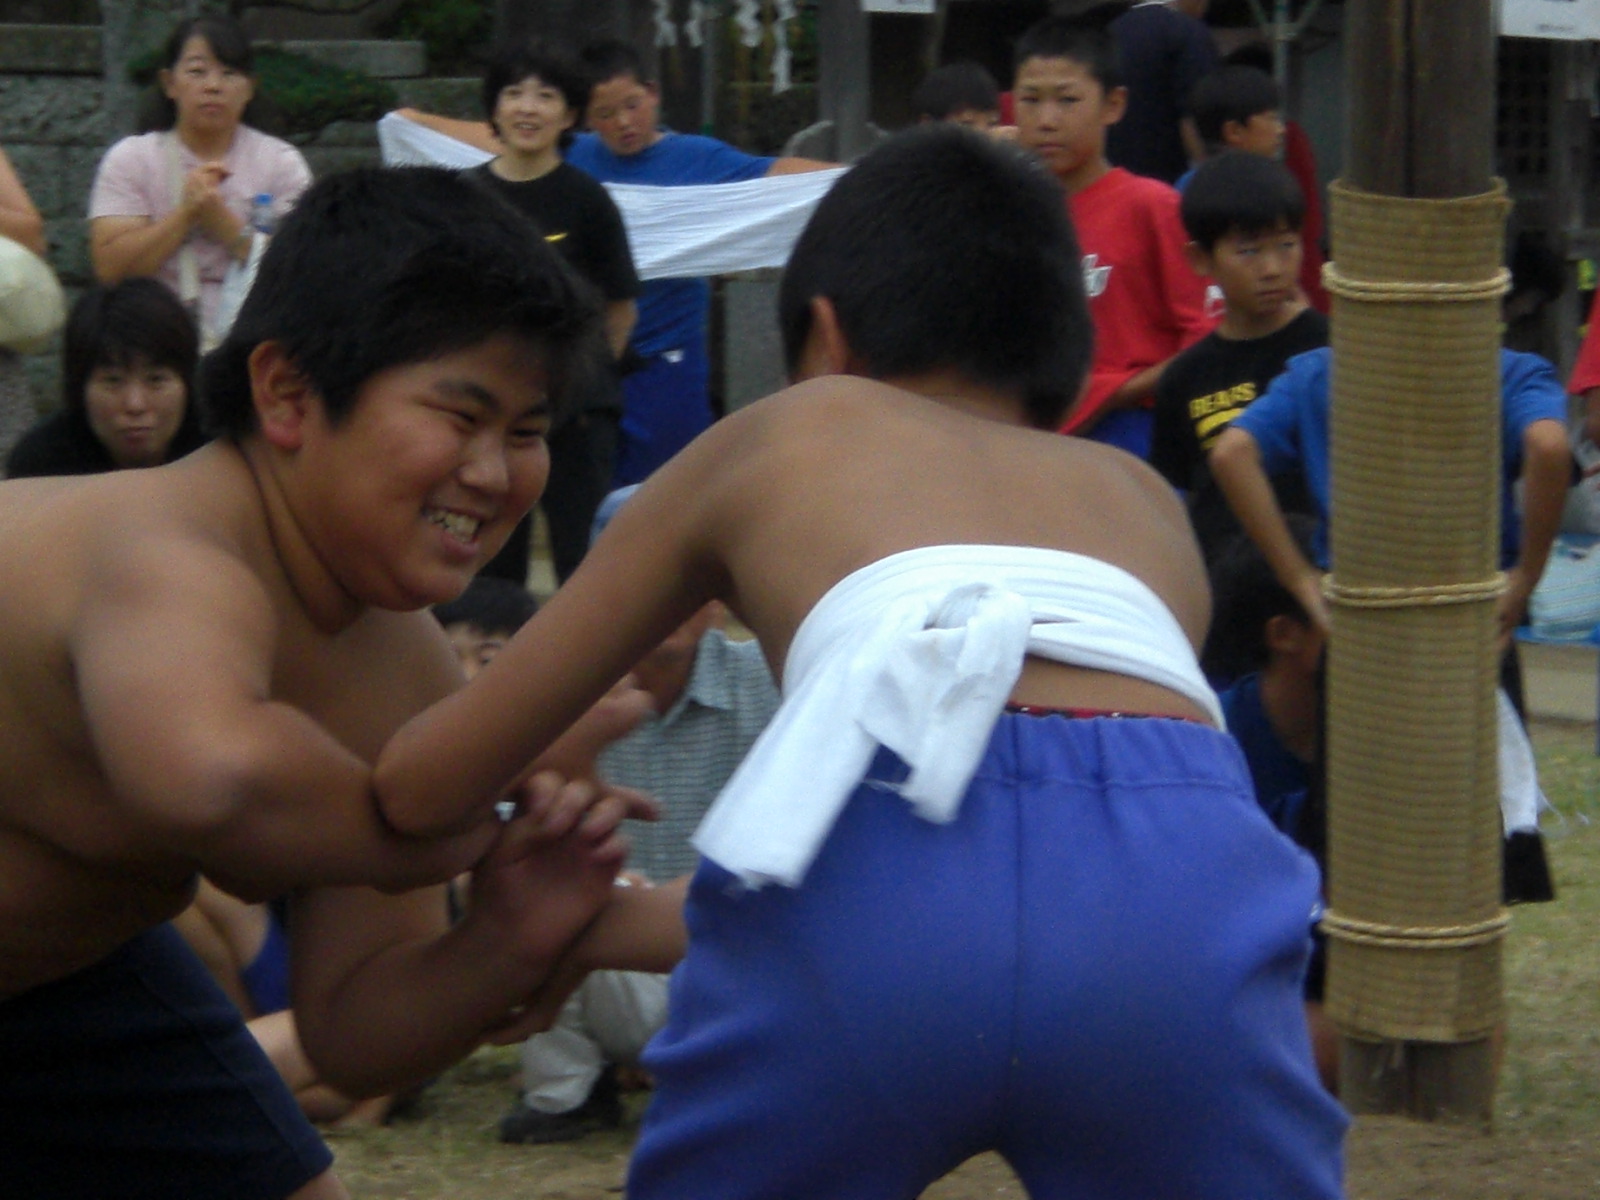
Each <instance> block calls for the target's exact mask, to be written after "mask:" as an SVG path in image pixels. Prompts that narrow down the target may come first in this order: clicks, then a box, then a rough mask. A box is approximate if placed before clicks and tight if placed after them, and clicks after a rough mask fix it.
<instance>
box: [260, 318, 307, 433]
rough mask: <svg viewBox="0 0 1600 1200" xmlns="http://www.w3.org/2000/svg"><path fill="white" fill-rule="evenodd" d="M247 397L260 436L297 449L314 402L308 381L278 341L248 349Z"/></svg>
mask: <svg viewBox="0 0 1600 1200" xmlns="http://www.w3.org/2000/svg"><path fill="white" fill-rule="evenodd" d="M249 368H250V398H251V400H252V402H253V403H254V404H255V409H256V422H257V423H258V424H259V425H260V426H261V436H262V437H263V438H265V439H266V441H267V442H268V443H269V444H270V445H273V446H276V447H277V448H278V449H280V450H298V449H299V448H300V443H301V440H302V438H303V437H304V434H305V422H306V414H307V413H308V412H309V410H310V406H311V404H312V403H313V402H314V401H315V398H316V392H315V390H314V389H313V388H312V386H311V381H310V380H309V379H307V378H306V377H305V375H304V374H302V373H301V371H300V368H299V367H297V366H296V365H295V364H294V361H293V360H292V359H291V358H290V357H289V355H288V352H287V351H286V350H285V349H284V347H283V343H282V342H262V343H261V344H260V345H258V346H257V347H256V348H255V349H254V350H252V351H250V358H249Z"/></svg>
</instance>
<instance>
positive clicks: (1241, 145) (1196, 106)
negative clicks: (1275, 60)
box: [1177, 66, 1284, 192]
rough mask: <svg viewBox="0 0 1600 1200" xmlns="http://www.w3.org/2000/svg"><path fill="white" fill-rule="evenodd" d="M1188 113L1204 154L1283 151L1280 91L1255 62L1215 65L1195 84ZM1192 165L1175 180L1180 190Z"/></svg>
mask: <svg viewBox="0 0 1600 1200" xmlns="http://www.w3.org/2000/svg"><path fill="white" fill-rule="evenodd" d="M1189 112H1190V114H1191V115H1192V116H1193V118H1194V127H1195V132H1197V133H1198V134H1199V135H1200V142H1201V144H1202V145H1203V146H1204V147H1205V154H1206V157H1207V158H1211V157H1213V156H1214V155H1218V154H1221V153H1222V152H1223V151H1224V150H1242V151H1244V152H1245V153H1247V154H1259V155H1260V156H1261V157H1262V158H1273V159H1275V158H1278V157H1280V156H1281V155H1282V154H1283V134H1284V123H1283V93H1282V92H1280V91H1279V90H1278V85H1277V84H1276V83H1275V82H1274V81H1273V78H1272V76H1270V75H1268V74H1267V73H1266V72H1265V71H1260V70H1257V69H1256V68H1255V67H1242V66H1226V67H1218V68H1217V69H1216V70H1215V71H1213V72H1211V74H1209V75H1207V76H1204V77H1203V78H1202V79H1201V80H1200V82H1199V83H1197V84H1195V88H1194V93H1193V94H1192V95H1191V96H1190V97H1189ZM1193 176H1194V168H1191V169H1190V170H1189V171H1188V172H1186V173H1185V174H1184V175H1183V176H1182V177H1181V178H1180V179H1179V180H1178V183H1177V188H1178V190H1179V191H1180V192H1181V191H1183V189H1184V187H1185V186H1186V185H1187V184H1188V181H1189V180H1190V179H1191V178H1193Z"/></svg>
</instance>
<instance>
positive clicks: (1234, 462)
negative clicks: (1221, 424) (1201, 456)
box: [1206, 425, 1258, 475]
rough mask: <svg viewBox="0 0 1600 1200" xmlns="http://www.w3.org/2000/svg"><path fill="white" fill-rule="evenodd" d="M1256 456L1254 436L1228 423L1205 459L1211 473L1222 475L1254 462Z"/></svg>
mask: <svg viewBox="0 0 1600 1200" xmlns="http://www.w3.org/2000/svg"><path fill="white" fill-rule="evenodd" d="M1257 457H1258V452H1257V450H1256V440H1255V438H1253V437H1251V436H1250V435H1249V434H1248V433H1246V432H1245V431H1244V430H1242V429H1237V428H1235V427H1233V426H1231V425H1230V426H1229V427H1228V428H1227V429H1224V430H1223V431H1222V436H1221V437H1219V438H1217V443H1216V445H1214V446H1212V447H1211V452H1210V453H1209V454H1208V455H1207V456H1206V461H1207V463H1208V465H1209V466H1210V468H1211V473H1212V474H1213V475H1224V474H1227V473H1229V472H1231V471H1236V470H1238V469H1239V468H1240V467H1242V466H1244V465H1245V464H1247V463H1250V462H1254V461H1255V460H1256V459H1257Z"/></svg>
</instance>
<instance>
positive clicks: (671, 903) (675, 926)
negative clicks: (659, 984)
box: [573, 875, 690, 974]
mask: <svg viewBox="0 0 1600 1200" xmlns="http://www.w3.org/2000/svg"><path fill="white" fill-rule="evenodd" d="M689 879H690V877H689V876H688V875H684V876H682V877H681V878H678V879H674V880H673V881H672V882H670V883H664V884H662V885H661V886H660V887H644V888H641V887H619V888H618V889H617V891H616V895H615V896H613V898H612V901H611V903H610V904H609V905H607V906H606V908H605V911H603V912H602V913H601V914H600V915H599V916H598V917H596V918H595V920H594V924H592V925H590V926H589V928H588V929H587V930H585V931H584V934H583V936H582V937H581V938H579V939H578V941H577V943H575V944H574V946H573V957H574V958H575V959H577V960H578V961H579V962H580V963H581V964H582V965H583V966H584V967H585V968H586V969H587V970H590V971H654V972H657V973H660V974H664V973H666V972H668V971H671V970H672V969H673V968H674V967H675V966H677V965H678V962H679V961H680V960H681V959H682V958H683V956H684V954H685V953H686V952H687V951H688V949H689V931H688V928H687V927H686V926H685V925H684V923H683V902H684V899H685V897H686V896H687V895H688V893H689Z"/></svg>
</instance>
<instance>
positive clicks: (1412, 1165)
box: [330, 726, 1600, 1200]
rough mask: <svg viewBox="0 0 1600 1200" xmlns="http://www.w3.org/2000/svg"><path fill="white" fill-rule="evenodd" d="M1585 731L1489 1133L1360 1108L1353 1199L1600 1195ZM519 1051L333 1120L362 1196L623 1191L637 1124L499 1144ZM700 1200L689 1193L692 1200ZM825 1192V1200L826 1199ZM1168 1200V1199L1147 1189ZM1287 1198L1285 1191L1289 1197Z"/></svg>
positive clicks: (1595, 884)
mask: <svg viewBox="0 0 1600 1200" xmlns="http://www.w3.org/2000/svg"><path fill="white" fill-rule="evenodd" d="M1593 739H1594V731H1593V727H1591V726H1571V727H1563V726H1551V727H1543V728H1540V729H1536V731H1535V741H1536V743H1537V744H1538V748H1539V752H1540V771H1541V777H1542V779H1543V780H1544V784H1545V788H1546V791H1547V792H1549V794H1550V795H1551V797H1552V798H1553V799H1554V800H1555V802H1556V805H1557V808H1558V809H1559V810H1560V812H1561V815H1560V819H1559V821H1558V822H1557V823H1555V825H1554V827H1553V828H1552V826H1551V825H1548V824H1547V838H1548V841H1549V850H1550V857H1551V862H1552V865H1553V867H1554V869H1555V874H1556V880H1557V886H1558V889H1559V892H1560V899H1559V901H1558V902H1557V903H1555V904H1547V905H1535V906H1528V907H1525V908H1522V909H1519V910H1517V913H1516V918H1515V920H1514V921H1513V925H1512V929H1511V932H1510V934H1509V936H1508V940H1507V943H1506V980H1507V985H1506V990H1507V996H1508V1012H1509V1024H1510V1037H1509V1040H1508V1047H1507V1052H1506V1059H1505V1067H1504V1071H1503V1075H1502V1080H1501V1086H1500V1090H1499V1095H1498V1100H1497V1107H1496V1117H1495V1125H1494V1129H1493V1130H1492V1131H1491V1132H1489V1133H1480V1132H1474V1131H1467V1130H1462V1129H1457V1128H1448V1127H1440V1126H1432V1125H1423V1124H1418V1123H1414V1122H1410V1121H1406V1120H1402V1119H1398V1118H1387V1117H1386V1118H1363V1119H1360V1120H1358V1121H1357V1122H1356V1123H1355V1126H1354V1128H1353V1130H1352V1132H1351V1135H1350V1137H1349V1139H1348V1142H1347V1146H1346V1161H1347V1169H1346V1177H1347V1191H1348V1195H1349V1197H1350V1198H1351V1200H1596V1198H1600V956H1597V955H1596V954H1595V932H1594V931H1595V929H1596V928H1597V922H1600V759H1597V758H1596V757H1595V747H1594V741H1593ZM516 1066H517V1060H516V1053H515V1051H514V1050H507V1049H491V1050H483V1051H480V1052H479V1053H478V1054H476V1055H474V1056H473V1057H472V1058H470V1059H468V1060H467V1061H466V1062H465V1063H463V1064H461V1065H460V1066H458V1067H457V1068H455V1069H454V1070H453V1071H451V1072H449V1073H447V1074H446V1075H445V1076H444V1077H443V1078H442V1079H441V1080H439V1081H438V1082H436V1083H435V1084H434V1085H433V1086H432V1087H431V1088H429V1089H428V1091H427V1092H426V1093H424V1095H423V1098H422V1100H421V1101H420V1103H419V1105H418V1109H417V1112H416V1113H415V1114H414V1115H413V1116H410V1117H408V1118H406V1119H402V1120H399V1121H397V1122H395V1123H393V1124H391V1125H389V1126H387V1127H385V1128H381V1129H363V1130H335V1131H332V1132H331V1133H330V1142H331V1144H332V1145H333V1147H334V1149H335V1152H336V1154H337V1156H338V1169H339V1173H340V1175H341V1176H342V1178H343V1179H344V1180H345V1183H346V1184H347V1186H348V1187H349V1188H350V1190H351V1192H352V1194H353V1195H354V1196H355V1197H356V1200H391V1198H394V1200H398V1198H401V1197H403V1198H405V1200H445V1198H446V1197H448V1198H450V1200H491V1198H493V1200H510V1198H515V1200H600V1198H605V1197H615V1196H620V1195H621V1193H622V1184H623V1177H624V1174H625V1171H626V1168H627V1155H628V1151H629V1148H630V1146H631V1144H632V1138H633V1124H634V1123H635V1122H636V1121H637V1118H638V1114H639V1112H640V1111H641V1110H642V1108H643V1106H644V1104H645V1102H646V1100H647V1097H646V1096H645V1095H644V1094H638V1095H633V1096H630V1097H628V1101H629V1109H630V1118H631V1120H630V1123H629V1126H628V1127H626V1128H624V1129H623V1130H621V1131H617V1132H614V1133H600V1134H594V1135H591V1136H590V1137H588V1138H586V1139H584V1140H583V1141H581V1142H576V1143H569V1144H566V1145H559V1146H502V1145H500V1144H498V1143H497V1142H496V1141H495V1140H494V1126H495V1122H496V1121H497V1120H498V1118H499V1116H500V1114H501V1113H502V1112H503V1111H504V1110H505V1108H506V1106H507V1105H508V1104H509V1103H510V1101H511V1100H512V1097H513V1095H514V1084H513V1074H514V1072H515V1070H516ZM1024 1194H1025V1193H1024V1192H1023V1190H1022V1188H1021V1186H1020V1185H1019V1184H1018V1182H1017V1180H1016V1179H1015V1177H1014V1176H1013V1175H1012V1174H1011V1172H1010V1171H1009V1169H1008V1168H1007V1167H1006V1165H1005V1164H1004V1163H1003V1162H1002V1161H1000V1160H999V1159H997V1158H994V1157H993V1156H986V1157H983V1158H979V1159H974V1160H973V1161H971V1162H969V1163H967V1164H966V1165H965V1166H963V1167H961V1168H960V1169H959V1170H958V1171H956V1172H955V1173H954V1174H952V1175H950V1176H948V1177H947V1178H945V1179H943V1180H941V1181H940V1182H939V1183H937V1184H935V1185H934V1186H933V1187H932V1188H930V1189H929V1190H928V1191H927V1192H926V1193H925V1197H924V1200H980V1198H982V1200H990V1198H994V1197H1019V1198H1020V1197H1022V1196H1023V1195H1024ZM685 1200H693V1198H685ZM818 1200H825V1198H821V1197H819V1198H818ZM1151 1200H1161V1198H1151ZM1286 1200H1287V1198H1286Z"/></svg>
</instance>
